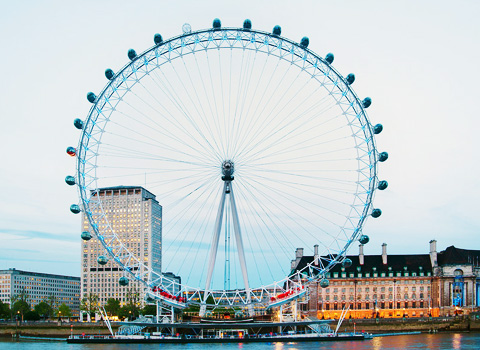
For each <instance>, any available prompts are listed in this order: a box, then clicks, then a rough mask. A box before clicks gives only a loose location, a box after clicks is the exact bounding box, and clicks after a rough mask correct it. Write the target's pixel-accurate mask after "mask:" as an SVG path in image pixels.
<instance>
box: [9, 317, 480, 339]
mask: <svg viewBox="0 0 480 350" xmlns="http://www.w3.org/2000/svg"><path fill="white" fill-rule="evenodd" d="M72 326H73V328H72ZM118 327H119V325H118V324H112V329H113V332H116V331H117V330H118ZM331 327H332V329H335V328H336V322H332V324H331ZM354 329H355V330H356V332H361V331H365V332H369V333H394V332H410V331H420V332H462V331H480V319H475V318H470V317H456V318H455V317H450V318H442V317H437V318H419V319H409V318H405V319H381V318H379V319H350V320H344V321H343V323H342V326H341V327H340V329H339V331H340V332H344V331H347V332H353V331H354ZM72 332H73V334H82V333H85V334H94V335H95V334H96V335H103V334H109V333H110V332H109V330H108V328H107V326H106V325H104V324H103V323H102V322H98V323H86V322H74V323H62V324H58V323H56V322H25V323H19V324H15V323H0V337H12V336H13V335H15V334H18V335H26V336H38V337H51V338H67V337H68V336H70V334H71V333H72Z"/></svg>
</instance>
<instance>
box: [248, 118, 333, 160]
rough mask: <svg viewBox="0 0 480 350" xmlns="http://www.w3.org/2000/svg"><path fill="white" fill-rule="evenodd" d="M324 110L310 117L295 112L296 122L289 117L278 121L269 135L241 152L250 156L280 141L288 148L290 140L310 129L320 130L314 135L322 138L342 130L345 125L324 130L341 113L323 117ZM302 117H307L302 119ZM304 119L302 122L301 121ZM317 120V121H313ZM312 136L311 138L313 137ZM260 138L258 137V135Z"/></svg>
mask: <svg viewBox="0 0 480 350" xmlns="http://www.w3.org/2000/svg"><path fill="white" fill-rule="evenodd" d="M322 113H323V111H317V112H316V113H315V114H313V115H311V116H310V117H308V114H306V113H301V114H298V115H297V114H295V116H296V118H295V122H293V120H289V119H288V118H287V117H289V116H288V115H287V117H286V118H284V119H283V120H282V121H281V122H278V123H277V128H276V129H274V130H272V131H271V133H270V134H269V135H266V137H261V138H259V139H258V141H255V142H252V143H251V145H250V147H249V148H247V149H245V150H244V151H243V153H241V154H242V155H243V156H245V157H248V155H249V154H250V153H251V152H253V150H256V152H255V153H254V154H260V153H262V152H269V151H270V150H271V149H272V148H273V146H276V145H278V144H279V143H282V144H283V145H284V146H285V148H287V147H288V146H289V145H290V144H289V142H288V141H290V140H294V139H295V138H296V139H298V138H299V134H301V133H302V132H303V133H305V132H306V131H309V130H317V129H318V130H319V131H320V132H319V133H318V134H317V135H314V136H312V137H316V138H321V137H324V136H326V135H329V134H330V133H332V132H335V131H337V130H340V128H343V127H337V128H336V129H330V130H327V131H324V126H325V125H326V124H327V123H329V122H332V121H334V120H336V119H337V118H338V117H339V116H340V115H341V114H340V115H334V116H332V117H330V118H328V119H322V118H319V117H321V116H322ZM303 117H308V118H303ZM302 119H305V120H304V121H302ZM301 121H302V122H301ZM314 121H316V122H317V123H313V122H314ZM312 137H310V140H311V139H312ZM257 138H258V137H257ZM252 139H253V138H252ZM302 142H306V140H304V139H302Z"/></svg>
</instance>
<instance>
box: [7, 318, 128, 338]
mask: <svg viewBox="0 0 480 350" xmlns="http://www.w3.org/2000/svg"><path fill="white" fill-rule="evenodd" d="M118 327H119V326H118V325H112V329H113V331H114V332H116V331H117V329H118ZM72 332H73V334H82V333H85V334H97V335H100V334H101V335H103V334H110V331H109V330H108V328H107V326H106V325H104V324H103V323H102V322H99V323H87V322H72V323H67V322H62V324H58V323H57V322H23V323H19V324H18V325H17V324H16V323H15V322H11V323H0V337H12V336H14V335H15V334H18V335H26V336H31V337H50V338H67V337H68V336H70V334H72Z"/></svg>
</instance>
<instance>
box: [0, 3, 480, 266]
mask: <svg viewBox="0 0 480 350" xmlns="http://www.w3.org/2000/svg"><path fill="white" fill-rule="evenodd" d="M0 6H1V11H0V33H1V34H0V45H1V47H2V54H1V56H0V64H1V65H0V66H1V67H2V69H3V76H2V79H1V80H2V83H1V84H0V118H1V125H2V127H1V128H0V159H1V164H2V166H1V170H0V193H1V195H0V239H1V241H2V244H1V245H0V268H8V267H16V268H19V269H27V270H34V271H41V272H52V273H63V274H72V275H79V272H80V239H79V233H80V217H79V216H74V215H73V214H71V213H70V211H69V206H70V204H71V203H75V202H77V194H76V192H75V190H74V189H73V188H72V187H68V186H67V185H65V183H64V180H63V179H64V177H65V175H67V174H73V172H74V161H73V159H71V158H69V157H68V156H67V155H66V154H65V149H66V147H67V146H69V145H76V144H77V141H78V136H79V133H78V131H77V130H76V129H75V128H74V127H73V124H72V121H73V119H74V118H77V117H79V118H81V119H83V118H85V116H86V114H87V112H88V109H89V108H90V104H89V103H88V102H87V100H86V98H85V95H86V93H87V92H88V91H95V92H98V91H100V90H101V89H102V88H103V86H104V85H105V83H106V80H105V77H104V75H103V72H104V70H105V68H107V67H111V68H112V69H114V70H118V69H119V68H120V67H121V66H123V65H124V64H125V63H126V62H127V50H128V49H129V48H135V49H136V50H137V52H141V51H143V50H144V49H147V48H148V47H150V46H152V44H153V34H154V33H156V32H159V33H161V34H162V35H163V37H164V38H169V37H172V36H174V35H178V34H180V33H181V30H182V29H181V28H182V25H183V24H184V23H186V22H187V23H190V24H191V26H192V28H193V29H194V30H196V29H203V28H208V27H210V26H211V23H212V20H213V18H215V17H218V18H220V19H221V20H222V24H223V25H224V26H241V25H242V23H243V20H244V19H245V18H249V19H251V20H252V23H253V27H254V28H258V29H261V30H265V31H270V30H271V29H272V28H273V26H274V25H276V24H279V25H281V26H282V35H284V36H286V37H288V38H290V39H293V40H297V41H299V40H300V39H301V38H302V37H303V36H305V35H306V36H308V37H309V38H310V46H309V48H310V49H311V50H313V51H315V52H317V53H318V54H320V55H321V56H324V55H325V54H326V53H327V52H333V53H335V62H334V67H335V68H336V69H337V70H339V71H340V72H341V73H342V74H343V75H346V74H348V73H350V72H353V73H355V75H356V81H355V85H354V89H355V91H356V92H357V94H358V95H359V96H361V97H364V96H370V97H371V98H372V100H373V104H372V106H371V107H370V108H369V109H368V114H369V118H370V120H371V121H372V122H373V123H378V122H380V123H382V124H384V132H383V133H382V134H380V135H379V136H378V138H377V144H378V146H379V149H380V150H381V151H383V150H385V151H388V152H389V154H390V159H389V160H388V161H387V162H386V163H384V164H381V166H380V178H381V179H387V180H388V181H389V184H390V187H389V188H388V190H387V191H384V192H381V193H378V194H377V196H376V199H375V206H377V207H380V208H382V210H383V215H382V217H381V218H380V219H378V220H369V221H368V223H367V225H366V227H365V230H364V231H365V233H367V234H369V235H370V237H371V243H370V244H369V245H368V246H367V247H366V249H365V251H366V253H367V254H378V253H380V252H381V247H380V245H381V244H382V243H383V242H386V243H387V244H388V251H389V253H392V254H393V253H397V254H398V253H426V252H428V241H429V240H430V239H433V238H435V239H437V240H438V247H439V249H444V248H445V247H447V246H449V245H452V244H454V245H455V246H457V247H461V248H472V249H480V242H479V240H478V238H477V237H478V233H479V229H480V216H479V215H478V214H477V211H478V202H477V199H478V197H479V195H480V186H479V182H478V180H477V178H478V175H477V174H478V172H479V166H478V165H477V160H478V150H479V149H480V147H479V146H480V145H479V144H480V141H479V139H478V136H477V134H478V132H479V130H480V128H479V126H480V121H479V119H480V118H479V116H478V111H477V104H478V102H477V101H478V95H479V93H480V91H479V90H480V89H479V88H478V82H479V81H480V70H479V68H478V62H480V45H479V44H480V24H479V22H478V19H477V16H478V14H479V13H480V3H479V2H477V1H473V0H472V1H455V2H453V1H396V2H394V1H275V2H271V1H258V0H257V1H241V2H238V1H237V2H231V1H170V2H166V1H135V2H133V1H82V2H78V1H77V2H74V1H41V2H40V1H21V2H11V1H5V0H4V1H0ZM354 250H356V248H354ZM293 254H294V252H292V257H293ZM286 264H288V262H286Z"/></svg>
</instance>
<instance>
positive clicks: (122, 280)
mask: <svg viewBox="0 0 480 350" xmlns="http://www.w3.org/2000/svg"><path fill="white" fill-rule="evenodd" d="M118 284H120V285H121V286H126V285H128V278H127V277H125V276H123V277H120V279H119V280H118Z"/></svg>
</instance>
